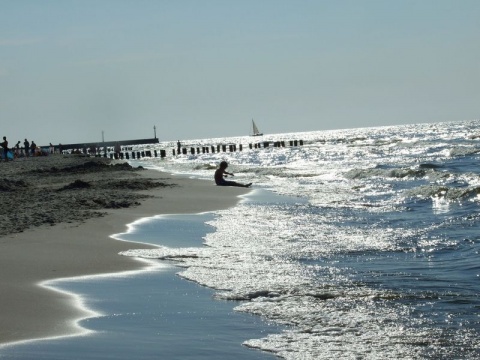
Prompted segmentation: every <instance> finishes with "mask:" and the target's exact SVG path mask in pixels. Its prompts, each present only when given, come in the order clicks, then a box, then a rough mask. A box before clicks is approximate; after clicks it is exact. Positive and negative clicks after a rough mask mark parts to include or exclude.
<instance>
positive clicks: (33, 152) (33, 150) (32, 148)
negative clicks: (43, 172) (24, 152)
mask: <svg viewBox="0 0 480 360" xmlns="http://www.w3.org/2000/svg"><path fill="white" fill-rule="evenodd" d="M36 148H37V144H35V141H33V140H32V143H31V144H30V151H31V152H32V156H35V149H36Z"/></svg>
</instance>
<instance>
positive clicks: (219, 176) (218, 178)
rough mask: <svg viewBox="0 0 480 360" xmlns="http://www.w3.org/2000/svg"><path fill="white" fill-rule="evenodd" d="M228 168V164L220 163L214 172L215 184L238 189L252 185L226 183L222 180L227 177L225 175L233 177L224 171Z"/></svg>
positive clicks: (233, 182)
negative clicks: (237, 187)
mask: <svg viewBox="0 0 480 360" xmlns="http://www.w3.org/2000/svg"><path fill="white" fill-rule="evenodd" d="M227 167H228V163H227V162H226V161H222V162H221V163H220V167H219V168H218V169H217V170H215V184H217V185H219V186H239V187H250V185H252V183H250V184H240V183H237V182H235V181H227V180H225V179H224V177H227V175H230V176H234V175H233V174H232V173H229V172H227V171H226V169H227Z"/></svg>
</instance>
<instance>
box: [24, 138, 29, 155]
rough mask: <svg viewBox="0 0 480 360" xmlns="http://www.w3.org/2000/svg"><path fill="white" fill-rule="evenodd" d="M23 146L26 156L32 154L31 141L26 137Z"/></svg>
mask: <svg viewBox="0 0 480 360" xmlns="http://www.w3.org/2000/svg"><path fill="white" fill-rule="evenodd" d="M23 146H24V151H25V156H26V157H29V156H30V143H29V142H28V140H27V139H25V141H24V142H23Z"/></svg>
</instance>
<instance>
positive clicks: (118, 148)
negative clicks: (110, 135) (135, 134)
mask: <svg viewBox="0 0 480 360" xmlns="http://www.w3.org/2000/svg"><path fill="white" fill-rule="evenodd" d="M113 151H114V152H115V159H120V153H121V152H122V147H121V146H120V143H118V142H116V143H115V147H114V149H113Z"/></svg>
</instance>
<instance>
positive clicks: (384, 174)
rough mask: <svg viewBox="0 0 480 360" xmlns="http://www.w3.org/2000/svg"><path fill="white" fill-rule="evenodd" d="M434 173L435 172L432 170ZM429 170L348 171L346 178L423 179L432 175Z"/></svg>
mask: <svg viewBox="0 0 480 360" xmlns="http://www.w3.org/2000/svg"><path fill="white" fill-rule="evenodd" d="M432 171H433V170H432ZM432 171H430V170H429V169H428V168H427V169H424V168H397V169H382V168H371V169H352V170H349V171H347V172H346V173H345V174H344V176H345V177H346V178H348V179H352V180H354V179H369V178H375V177H381V178H397V179H403V178H408V177H411V178H423V177H425V176H427V175H428V174H430V173H432Z"/></svg>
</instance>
